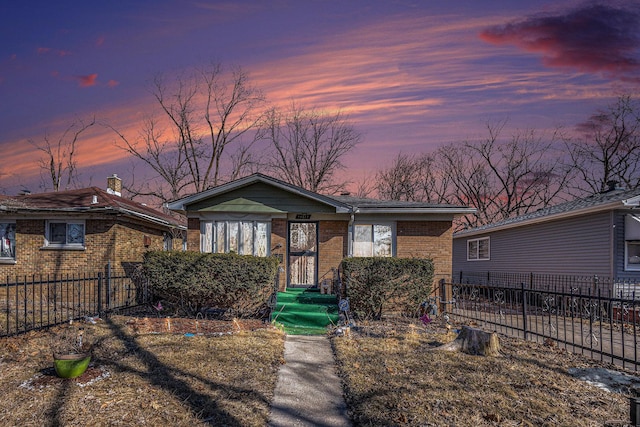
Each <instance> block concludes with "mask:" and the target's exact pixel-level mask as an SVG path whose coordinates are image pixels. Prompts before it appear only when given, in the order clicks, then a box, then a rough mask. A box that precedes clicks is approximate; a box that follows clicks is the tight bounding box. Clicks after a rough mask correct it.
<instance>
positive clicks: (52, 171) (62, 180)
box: [29, 117, 96, 191]
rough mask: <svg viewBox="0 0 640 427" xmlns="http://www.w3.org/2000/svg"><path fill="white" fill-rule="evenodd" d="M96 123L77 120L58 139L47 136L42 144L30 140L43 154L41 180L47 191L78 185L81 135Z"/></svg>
mask: <svg viewBox="0 0 640 427" xmlns="http://www.w3.org/2000/svg"><path fill="white" fill-rule="evenodd" d="M95 123H96V119H95V117H93V118H92V119H91V120H90V121H88V122H85V121H83V120H82V119H77V120H76V121H74V122H73V123H71V124H70V125H69V127H67V128H66V129H65V130H64V132H62V134H60V135H59V136H58V137H57V138H55V137H51V136H50V135H49V134H45V135H44V137H43V138H42V141H41V142H36V141H34V140H29V143H31V144H32V145H33V146H34V147H35V148H36V149H38V150H39V151H41V152H42V153H43V155H42V156H41V157H40V159H39V160H38V164H39V166H40V169H41V171H42V174H41V178H42V184H43V187H44V189H45V190H46V189H47V188H52V189H53V191H59V190H60V188H61V186H62V187H63V189H66V188H69V187H71V185H72V184H74V183H77V181H78V161H77V151H76V150H77V148H78V147H77V143H78V140H79V139H80V135H81V134H82V133H84V132H85V131H86V130H87V129H89V128H90V127H91V126H93V125H95ZM49 186H51V187H49Z"/></svg>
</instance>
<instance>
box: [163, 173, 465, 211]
mask: <svg viewBox="0 0 640 427" xmlns="http://www.w3.org/2000/svg"><path fill="white" fill-rule="evenodd" d="M258 182H261V183H266V184H269V185H272V186H274V187H277V188H280V189H282V190H285V191H288V192H290V193H293V194H297V195H300V196H302V197H306V198H308V199H311V200H314V201H317V202H320V203H323V204H325V205H329V206H332V207H334V208H335V209H336V213H401V212H404V213H408V212H412V213H447V214H455V215H462V214H467V213H473V212H475V209H472V208H468V207H466V206H456V205H445V204H434V203H426V202H403V201H395V200H393V201H389V200H377V199H367V198H358V197H352V196H350V195H340V196H327V195H323V194H319V193H315V192H313V191H309V190H306V189H304V188H302V187H298V186H296V185H293V184H289V183H287V182H285V181H281V180H279V179H276V178H273V177H270V176H267V175H263V174H260V173H256V174H253V175H249V176H246V177H244V178H240V179H238V180H236V181H231V182H228V183H226V184H223V185H220V186H218V187H214V188H211V189H209V190H205V191H202V192H200V193H196V194H193V195H190V196H187V197H184V198H182V199H179V200H175V201H173V202H171V203H169V204H168V206H169V209H171V210H177V211H186V210H187V206H188V205H190V204H193V203H197V202H199V201H202V200H204V199H207V198H210V197H215V196H217V195H220V194H224V193H227V192H229V191H232V190H236V189H238V188H242V187H246V186H249V185H252V184H255V183H258Z"/></svg>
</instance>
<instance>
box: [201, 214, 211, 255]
mask: <svg viewBox="0 0 640 427" xmlns="http://www.w3.org/2000/svg"><path fill="white" fill-rule="evenodd" d="M201 250H202V252H204V253H211V252H213V223H212V222H205V223H203V224H202V249H201Z"/></svg>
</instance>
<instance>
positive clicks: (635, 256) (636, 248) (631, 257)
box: [627, 242, 640, 268]
mask: <svg viewBox="0 0 640 427" xmlns="http://www.w3.org/2000/svg"><path fill="white" fill-rule="evenodd" d="M627 257H628V258H627V265H629V267H635V268H638V267H640V242H637V243H636V242H633V243H632V242H628V243H627Z"/></svg>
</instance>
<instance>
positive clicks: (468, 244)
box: [467, 237, 491, 262]
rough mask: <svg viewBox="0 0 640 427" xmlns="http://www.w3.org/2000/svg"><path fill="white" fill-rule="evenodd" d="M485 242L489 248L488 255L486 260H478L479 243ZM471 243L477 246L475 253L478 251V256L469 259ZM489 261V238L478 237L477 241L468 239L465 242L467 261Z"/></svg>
mask: <svg viewBox="0 0 640 427" xmlns="http://www.w3.org/2000/svg"><path fill="white" fill-rule="evenodd" d="M484 240H486V241H487V244H488V246H489V250H488V254H487V257H486V258H480V242H481V241H484ZM472 243H476V244H477V251H478V255H477V258H471V257H470V256H469V255H470V250H469V248H470V246H471V244H472ZM489 260H491V238H490V237H479V238H477V239H468V240H467V261H472V262H475V261H489Z"/></svg>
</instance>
